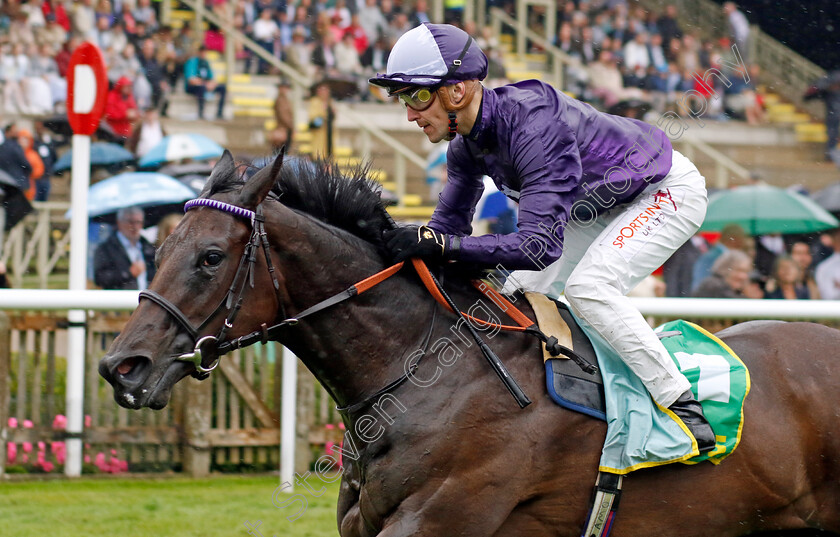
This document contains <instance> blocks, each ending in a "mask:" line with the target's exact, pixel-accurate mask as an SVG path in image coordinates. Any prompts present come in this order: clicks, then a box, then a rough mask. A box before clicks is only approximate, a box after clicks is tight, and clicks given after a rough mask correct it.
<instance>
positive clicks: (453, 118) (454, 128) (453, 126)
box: [446, 111, 458, 141]
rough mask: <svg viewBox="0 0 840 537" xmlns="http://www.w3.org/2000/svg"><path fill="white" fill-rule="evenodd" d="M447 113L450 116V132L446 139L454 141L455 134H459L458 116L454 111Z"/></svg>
mask: <svg viewBox="0 0 840 537" xmlns="http://www.w3.org/2000/svg"><path fill="white" fill-rule="evenodd" d="M447 115H448V116H449V132H448V133H447V135H446V139H447V140H449V141H452V140H453V139H455V135H456V134H458V116H457V115H455V112H453V111H450V112H448V113H447Z"/></svg>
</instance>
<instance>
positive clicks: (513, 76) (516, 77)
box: [506, 69, 545, 82]
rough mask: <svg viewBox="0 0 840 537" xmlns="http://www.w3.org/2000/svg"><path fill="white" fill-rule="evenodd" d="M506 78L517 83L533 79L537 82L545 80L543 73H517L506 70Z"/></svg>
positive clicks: (512, 70)
mask: <svg viewBox="0 0 840 537" xmlns="http://www.w3.org/2000/svg"><path fill="white" fill-rule="evenodd" d="M506 74H507V78H508V80H510V81H511V82H519V81H521V80H530V79H532V78H535V79H537V80H542V79H543V78H545V73H544V72H542V71H525V70H523V71H519V70H514V69H507V70H506Z"/></svg>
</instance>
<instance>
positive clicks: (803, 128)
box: [793, 123, 825, 135]
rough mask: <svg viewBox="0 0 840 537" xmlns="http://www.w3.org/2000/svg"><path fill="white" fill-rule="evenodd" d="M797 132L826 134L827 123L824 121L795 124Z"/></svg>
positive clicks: (794, 127)
mask: <svg viewBox="0 0 840 537" xmlns="http://www.w3.org/2000/svg"><path fill="white" fill-rule="evenodd" d="M793 130H794V131H796V134H797V135H799V134H825V124H823V123H799V124H798V125H794V126H793Z"/></svg>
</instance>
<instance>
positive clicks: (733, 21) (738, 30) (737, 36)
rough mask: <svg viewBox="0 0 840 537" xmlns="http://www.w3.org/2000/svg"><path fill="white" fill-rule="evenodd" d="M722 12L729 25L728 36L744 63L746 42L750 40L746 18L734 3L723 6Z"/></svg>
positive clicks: (746, 50)
mask: <svg viewBox="0 0 840 537" xmlns="http://www.w3.org/2000/svg"><path fill="white" fill-rule="evenodd" d="M723 12H724V13H725V14H726V17H727V21H728V23H729V35H730V37H731V38H732V40H733V41H735V44H736V45H737V46H738V52H739V53H740V54H741V57H742V58H743V59H744V61H746V60H747V54H748V52H749V50H748V41H749V39H750V23H749V21H748V20H747V17H746V16H745V15H744V14H743V13H742V12H741V11H739V10H738V7H737V6H736V5H735V2H726V3H725V4H723Z"/></svg>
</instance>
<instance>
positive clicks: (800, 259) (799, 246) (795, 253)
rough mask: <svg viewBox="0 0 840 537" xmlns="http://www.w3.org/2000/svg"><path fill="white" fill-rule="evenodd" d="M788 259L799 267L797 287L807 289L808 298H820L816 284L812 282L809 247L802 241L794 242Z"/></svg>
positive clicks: (811, 257)
mask: <svg viewBox="0 0 840 537" xmlns="http://www.w3.org/2000/svg"><path fill="white" fill-rule="evenodd" d="M790 257H791V259H793V260H794V262H796V265H797V266H798V267H799V271H800V272H799V275H800V278H799V285H803V286H805V287H806V288H807V289H808V296H809V297H810V298H812V299H817V298H820V292H819V289H818V288H817V282H816V281H814V270H813V262H814V257H813V256H812V255H811V247H810V246H809V245H808V243H807V242H804V241H797V242H794V243H793V244H792V245H791V247H790Z"/></svg>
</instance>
